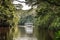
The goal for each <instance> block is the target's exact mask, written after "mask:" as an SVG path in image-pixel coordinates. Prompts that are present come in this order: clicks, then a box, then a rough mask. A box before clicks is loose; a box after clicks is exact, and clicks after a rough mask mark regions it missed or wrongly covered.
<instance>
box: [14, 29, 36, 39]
mask: <svg viewBox="0 0 60 40" xmlns="http://www.w3.org/2000/svg"><path fill="white" fill-rule="evenodd" d="M19 29H20V33H19V35H18V37H17V38H14V40H37V38H36V37H35V36H34V35H33V34H27V33H26V32H25V30H24V28H19Z"/></svg>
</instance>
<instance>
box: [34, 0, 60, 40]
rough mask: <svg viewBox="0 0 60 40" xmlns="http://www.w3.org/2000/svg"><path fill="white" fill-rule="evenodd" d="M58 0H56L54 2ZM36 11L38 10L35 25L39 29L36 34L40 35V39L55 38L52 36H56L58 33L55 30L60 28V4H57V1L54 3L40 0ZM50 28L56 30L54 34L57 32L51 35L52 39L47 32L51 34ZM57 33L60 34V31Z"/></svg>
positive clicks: (51, 39)
mask: <svg viewBox="0 0 60 40" xmlns="http://www.w3.org/2000/svg"><path fill="white" fill-rule="evenodd" d="M50 1H54V0H50ZM56 1H57V0H55V1H54V2H56ZM36 12H37V15H36V17H35V19H36V20H35V26H36V30H37V33H36V35H37V37H38V40H46V39H47V40H53V39H54V38H52V37H51V36H55V35H56V34H55V32H57V31H58V30H59V28H60V16H59V15H60V6H59V5H56V3H54V4H53V5H52V4H51V3H49V2H48V1H47V0H46V1H43V0H42V1H40V3H39V5H38V8H37V11H36ZM43 30H44V31H43ZM46 30H47V31H46ZM49 30H52V32H53V31H54V34H55V35H50V37H51V38H50V39H49V36H47V34H48V35H49V33H48V31H49ZM59 31H60V30H59ZM43 32H44V33H43ZM41 33H43V34H41ZM46 33H47V34H46ZM57 34H58V35H60V34H59V33H57ZM58 35H57V36H58ZM42 36H43V37H42ZM44 36H45V37H44Z"/></svg>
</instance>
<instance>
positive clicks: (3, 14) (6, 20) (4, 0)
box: [0, 0, 19, 40]
mask: <svg viewBox="0 0 60 40" xmlns="http://www.w3.org/2000/svg"><path fill="white" fill-rule="evenodd" d="M18 21H19V18H18V15H17V14H16V9H15V7H14V6H13V4H12V3H11V0H0V27H9V32H7V33H6V34H8V36H7V37H9V38H10V37H11V40H12V39H13V34H14V33H15V32H16V28H17V24H18ZM9 38H8V39H7V40H10V39H9Z"/></svg>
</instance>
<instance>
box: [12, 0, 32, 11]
mask: <svg viewBox="0 0 60 40" xmlns="http://www.w3.org/2000/svg"><path fill="white" fill-rule="evenodd" d="M19 1H25V0H19ZM13 4H22V5H23V8H22V9H23V10H29V9H31V6H28V5H26V4H25V3H20V2H17V1H14V2H13Z"/></svg>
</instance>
